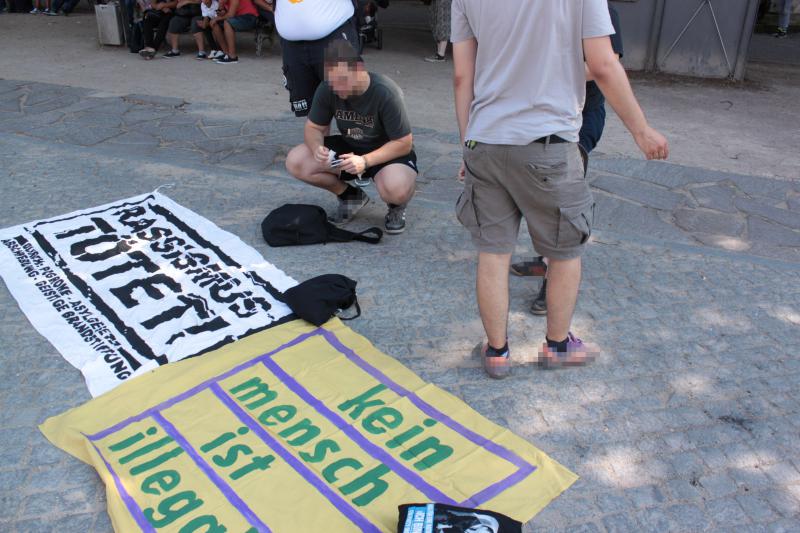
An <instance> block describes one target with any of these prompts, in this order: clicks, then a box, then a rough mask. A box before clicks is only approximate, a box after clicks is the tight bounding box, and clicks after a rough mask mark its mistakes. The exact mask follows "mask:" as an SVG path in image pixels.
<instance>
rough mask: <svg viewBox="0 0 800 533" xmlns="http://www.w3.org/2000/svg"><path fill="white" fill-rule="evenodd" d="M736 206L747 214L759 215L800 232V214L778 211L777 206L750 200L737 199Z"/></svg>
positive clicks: (784, 210) (783, 210)
mask: <svg viewBox="0 0 800 533" xmlns="http://www.w3.org/2000/svg"><path fill="white" fill-rule="evenodd" d="M735 204H736V207H738V208H739V209H740V210H741V211H743V212H745V213H748V214H754V215H758V216H761V217H763V218H766V219H769V220H772V221H773V222H777V223H778V224H782V225H784V226H788V227H790V228H792V229H796V230H800V213H794V212H792V211H788V210H786V209H778V208H777V207H775V206H772V205H767V204H764V203H762V202H757V201H755V200H750V199H748V198H737V199H736V200H735Z"/></svg>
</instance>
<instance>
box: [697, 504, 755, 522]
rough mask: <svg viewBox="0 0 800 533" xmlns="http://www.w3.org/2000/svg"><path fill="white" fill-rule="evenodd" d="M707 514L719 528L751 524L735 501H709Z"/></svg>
mask: <svg viewBox="0 0 800 533" xmlns="http://www.w3.org/2000/svg"><path fill="white" fill-rule="evenodd" d="M706 512H707V513H708V516H709V517H710V518H711V520H713V521H714V524H716V525H717V526H741V525H744V524H747V523H749V522H750V519H749V518H748V516H747V515H746V514H745V512H744V510H742V507H741V506H740V505H739V502H738V501H736V500H735V499H720V500H712V501H707V502H706Z"/></svg>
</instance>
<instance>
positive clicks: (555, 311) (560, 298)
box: [547, 257, 581, 341]
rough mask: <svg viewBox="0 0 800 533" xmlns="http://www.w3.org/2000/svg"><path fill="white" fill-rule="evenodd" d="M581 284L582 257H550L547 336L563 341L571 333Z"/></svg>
mask: <svg viewBox="0 0 800 533" xmlns="http://www.w3.org/2000/svg"><path fill="white" fill-rule="evenodd" d="M580 284H581V258H580V257H576V258H574V259H568V260H566V261H563V260H558V259H550V260H549V265H548V267H547V338H548V339H550V340H551V341H562V340H564V339H566V338H567V335H568V334H569V326H570V323H571V322H572V314H573V313H574V311H575V303H576V302H577V300H578V288H579V287H580Z"/></svg>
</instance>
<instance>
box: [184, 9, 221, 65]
mask: <svg viewBox="0 0 800 533" xmlns="http://www.w3.org/2000/svg"><path fill="white" fill-rule="evenodd" d="M218 9H219V2H218V1H217V0H203V1H202V2H200V16H199V17H195V18H193V19H192V36H194V42H195V43H197V59H216V58H217V57H222V56H223V55H224V54H223V53H222V52H221V51H220V49H219V45H218V44H217V42H216V41H215V40H214V35H213V34H212V33H211V24H210V21H211V19H213V18H214V17H216V16H217V10H218ZM206 44H208V46H209V47H210V48H211V53H209V54H206Z"/></svg>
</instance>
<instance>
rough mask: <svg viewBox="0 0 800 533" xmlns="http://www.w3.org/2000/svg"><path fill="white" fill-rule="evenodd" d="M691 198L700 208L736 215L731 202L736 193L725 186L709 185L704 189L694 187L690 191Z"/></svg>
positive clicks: (734, 207)
mask: <svg viewBox="0 0 800 533" xmlns="http://www.w3.org/2000/svg"><path fill="white" fill-rule="evenodd" d="M690 192H691V194H692V196H693V197H694V199H695V200H697V203H698V204H699V205H700V207H705V208H708V209H714V210H715V211H722V212H724V213H736V212H737V211H736V206H735V205H734V203H733V201H734V199H735V198H736V193H735V191H734V190H733V189H732V188H731V187H727V186H725V185H711V186H706V187H696V188H693V189H691V190H690Z"/></svg>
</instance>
